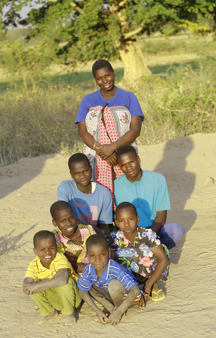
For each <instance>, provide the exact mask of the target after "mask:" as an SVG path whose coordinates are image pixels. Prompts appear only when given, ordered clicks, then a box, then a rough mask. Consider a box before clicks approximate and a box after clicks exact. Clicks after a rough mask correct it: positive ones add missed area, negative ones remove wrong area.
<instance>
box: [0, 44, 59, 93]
mask: <svg viewBox="0 0 216 338" xmlns="http://www.w3.org/2000/svg"><path fill="white" fill-rule="evenodd" d="M44 50H45V51H46V48H44V44H43V43H41V44H38V45H37V47H34V48H33V47H32V48H25V47H24V45H23V44H22V43H19V42H15V43H11V42H9V41H8V40H5V41H4V44H3V43H2V53H1V54H0V64H1V65H2V66H3V67H4V68H7V69H8V71H9V72H10V73H12V74H13V78H14V80H16V79H17V78H20V77H21V78H22V79H23V84H24V86H25V87H26V88H27V87H28V85H29V84H31V85H34V83H35V81H38V80H39V79H40V78H41V74H42V71H43V70H44V69H45V68H46V67H47V66H48V65H49V64H50V62H51V61H52V60H53V59H54V58H55V56H54V55H51V53H48V54H46V52H44Z"/></svg>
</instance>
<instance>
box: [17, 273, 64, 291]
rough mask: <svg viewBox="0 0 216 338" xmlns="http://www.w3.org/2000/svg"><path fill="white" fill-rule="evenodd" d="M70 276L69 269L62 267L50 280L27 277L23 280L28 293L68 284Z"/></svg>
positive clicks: (24, 289) (24, 288)
mask: <svg viewBox="0 0 216 338" xmlns="http://www.w3.org/2000/svg"><path fill="white" fill-rule="evenodd" d="M68 278H69V272H68V269H60V270H58V271H57V272H56V274H55V276H54V277H53V278H52V279H49V280H38V281H34V279H33V278H29V277H27V278H25V279H24V282H23V291H24V293H26V294H27V295H31V294H33V293H37V292H41V291H45V290H48V289H51V288H55V287H56V286H63V285H65V284H67V282H68Z"/></svg>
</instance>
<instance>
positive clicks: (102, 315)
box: [97, 310, 108, 324]
mask: <svg viewBox="0 0 216 338" xmlns="http://www.w3.org/2000/svg"><path fill="white" fill-rule="evenodd" d="M97 316H98V318H99V320H100V322H101V323H103V324H107V323H108V318H107V316H106V315H105V313H104V312H103V311H101V310H98V311H97Z"/></svg>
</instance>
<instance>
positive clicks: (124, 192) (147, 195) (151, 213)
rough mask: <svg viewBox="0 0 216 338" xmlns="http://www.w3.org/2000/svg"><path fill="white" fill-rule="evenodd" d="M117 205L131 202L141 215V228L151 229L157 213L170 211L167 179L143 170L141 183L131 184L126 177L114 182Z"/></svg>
mask: <svg viewBox="0 0 216 338" xmlns="http://www.w3.org/2000/svg"><path fill="white" fill-rule="evenodd" d="M114 195H115V202H116V205H118V204H120V203H121V202H130V203H132V204H133V205H135V207H136V209H137V213H138V215H139V218H140V220H139V223H138V225H139V226H142V227H144V228H149V227H151V225H152V222H153V220H154V219H155V217H156V214H157V211H163V210H170V199H169V193H168V188H167V183H166V179H165V177H164V176H163V175H162V174H159V173H156V172H153V171H148V170H142V177H141V179H140V180H139V181H135V182H130V181H128V179H127V178H126V176H125V175H122V176H120V177H118V178H117V179H116V180H115V181H114Z"/></svg>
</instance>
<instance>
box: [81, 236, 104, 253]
mask: <svg viewBox="0 0 216 338" xmlns="http://www.w3.org/2000/svg"><path fill="white" fill-rule="evenodd" d="M93 245H101V246H103V247H104V248H105V249H106V250H107V251H108V250H109V247H108V244H107V241H106V238H105V237H104V236H103V235H101V234H95V235H91V236H90V237H89V238H88V239H87V241H86V251H87V252H88V250H89V248H90V246H93Z"/></svg>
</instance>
